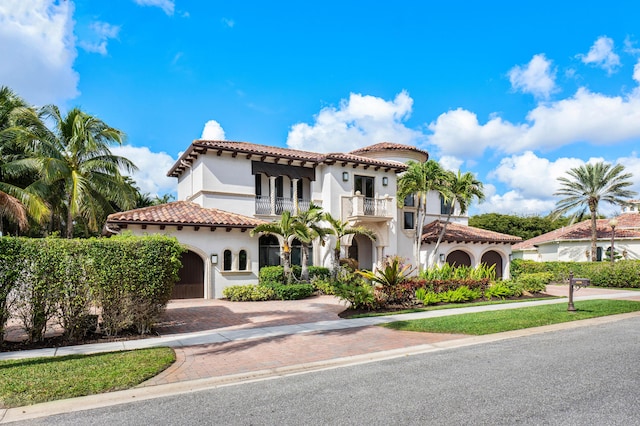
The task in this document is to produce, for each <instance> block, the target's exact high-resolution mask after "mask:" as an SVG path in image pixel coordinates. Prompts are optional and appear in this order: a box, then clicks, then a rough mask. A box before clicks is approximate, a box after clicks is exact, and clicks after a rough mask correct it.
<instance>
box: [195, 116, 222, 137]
mask: <svg viewBox="0 0 640 426" xmlns="http://www.w3.org/2000/svg"><path fill="white" fill-rule="evenodd" d="M200 139H204V140H210V141H224V140H226V138H225V134H224V129H223V128H222V126H221V125H220V123H218V122H217V121H216V120H209V121H207V122H206V123H205V125H204V129H202V136H201V137H200Z"/></svg>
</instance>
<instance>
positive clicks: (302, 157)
mask: <svg viewBox="0 0 640 426" xmlns="http://www.w3.org/2000/svg"><path fill="white" fill-rule="evenodd" d="M387 143H388V142H387ZM414 149H415V148H414ZM207 151H217V152H231V153H233V154H235V155H237V154H238V153H240V154H246V155H247V156H248V158H251V156H256V157H258V158H259V157H276V158H283V159H287V160H294V161H296V160H297V161H300V162H304V163H312V164H320V163H329V164H332V163H335V162H337V161H344V162H349V163H354V164H365V165H366V164H368V165H374V166H379V167H384V168H389V169H392V170H395V171H403V170H405V169H406V165H405V164H404V163H399V162H397V161H387V160H380V159H373V158H367V157H362V156H359V155H355V154H342V153H332V154H321V153H317V152H310V151H300V150H297V149H289V148H280V147H275V146H268V145H258V144H254V143H249V142H236V141H210V140H195V141H193V142H192V143H191V145H190V146H189V148H187V150H186V151H185V152H184V153H183V154H182V155H181V156H180V158H179V159H178V161H176V163H175V164H174V165H173V166H172V167H171V169H170V170H169V172H168V173H167V176H173V177H178V176H179V175H180V174H181V173H182V172H183V171H184V169H185V168H186V167H188V166H189V165H190V164H191V162H193V160H194V159H196V158H197V157H198V155H200V154H203V153H205V152H207Z"/></svg>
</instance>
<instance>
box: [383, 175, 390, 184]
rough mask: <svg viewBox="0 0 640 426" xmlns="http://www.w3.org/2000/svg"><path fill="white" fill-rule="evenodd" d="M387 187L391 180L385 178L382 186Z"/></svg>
mask: <svg viewBox="0 0 640 426" xmlns="http://www.w3.org/2000/svg"><path fill="white" fill-rule="evenodd" d="M387 185H389V178H388V177H386V176H384V177H383V178H382V186H387Z"/></svg>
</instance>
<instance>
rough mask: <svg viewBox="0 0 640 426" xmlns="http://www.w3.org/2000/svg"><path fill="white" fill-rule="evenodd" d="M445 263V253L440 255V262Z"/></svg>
mask: <svg viewBox="0 0 640 426" xmlns="http://www.w3.org/2000/svg"><path fill="white" fill-rule="evenodd" d="M444 261H445V257H444V253H440V262H444Z"/></svg>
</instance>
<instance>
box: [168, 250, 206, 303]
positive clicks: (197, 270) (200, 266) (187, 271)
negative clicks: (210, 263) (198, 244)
mask: <svg viewBox="0 0 640 426" xmlns="http://www.w3.org/2000/svg"><path fill="white" fill-rule="evenodd" d="M178 275H179V276H180V281H178V282H177V283H176V284H175V286H174V287H173V292H172V293H171V298H172V299H196V298H200V299H202V298H203V297H204V262H203V261H202V258H201V257H200V256H198V255H197V254H196V253H194V252H192V251H187V252H185V253H183V254H182V268H180V272H178Z"/></svg>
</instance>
